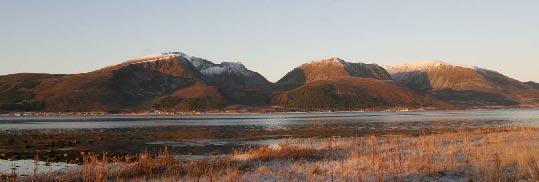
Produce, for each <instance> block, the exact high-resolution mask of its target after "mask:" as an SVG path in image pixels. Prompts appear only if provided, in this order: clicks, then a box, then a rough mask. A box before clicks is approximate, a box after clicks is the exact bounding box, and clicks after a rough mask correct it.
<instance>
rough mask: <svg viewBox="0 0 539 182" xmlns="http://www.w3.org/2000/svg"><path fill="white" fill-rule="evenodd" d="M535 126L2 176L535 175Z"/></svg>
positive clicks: (88, 164) (101, 161)
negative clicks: (201, 158)
mask: <svg viewBox="0 0 539 182" xmlns="http://www.w3.org/2000/svg"><path fill="white" fill-rule="evenodd" d="M538 148H539V129H537V128H496V129H476V130H468V131H464V130H460V131H452V132H443V133H433V134H426V133H421V134H419V135H417V136H409V135H387V136H383V137H377V136H365V137H343V138H334V137H331V138H304V139H291V140H286V141H283V142H280V144H279V145H277V146H274V147H267V146H261V147H255V148H244V149H238V150H235V151H234V152H233V153H232V155H230V156H227V157H223V158H216V159H207V160H197V161H178V160H175V159H174V158H173V156H172V155H171V152H170V151H163V150H162V151H161V152H159V153H157V154H155V155H150V154H147V153H141V154H139V155H137V158H136V160H134V161H124V162H122V161H123V160H124V159H117V160H113V161H110V160H108V158H106V157H103V156H94V155H86V156H85V157H84V162H83V163H82V164H81V166H80V167H79V168H76V169H71V170H64V171H63V172H58V173H38V174H31V175H29V176H12V175H9V174H2V175H0V176H2V177H3V179H7V180H9V179H14V180H20V181H25V180H39V181H55V180H69V181H110V180H112V181H355V180H361V181H537V180H539V178H538V175H537V174H539V161H537V159H539V151H538V150H537V149H538Z"/></svg>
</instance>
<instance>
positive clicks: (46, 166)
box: [0, 160, 79, 176]
mask: <svg viewBox="0 0 539 182" xmlns="http://www.w3.org/2000/svg"><path fill="white" fill-rule="evenodd" d="M78 168H79V165H77V164H67V163H63V162H59V163H47V162H43V161H35V160H16V161H9V160H0V174H13V172H14V173H15V174H16V175H19V176H30V175H34V173H38V174H45V173H60V172H65V171H67V170H77V169H78Z"/></svg>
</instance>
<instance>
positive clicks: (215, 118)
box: [0, 109, 539, 130]
mask: <svg viewBox="0 0 539 182" xmlns="http://www.w3.org/2000/svg"><path fill="white" fill-rule="evenodd" d="M536 124H539V110H537V109H500V110H467V111H429V112H333V113H287V114H237V115H228V114H207V115H184V116H147V115H145V116H138V115H103V116H0V130H40V129H71V130H73V129H75V130H76V129H113V128H116V129H121V128H126V129H129V128H148V127H176V126H189V127H208V126H210V127H214V126H220V127H222V128H223V129H224V128H227V126H235V127H237V126H244V127H246V129H248V128H259V129H263V130H268V129H269V130H271V129H295V128H308V127H320V126H327V127H335V128H350V129H354V128H356V129H369V128H371V129H386V130H391V129H398V130H417V129H429V128H433V129H443V128H486V127H499V126H506V125H536Z"/></svg>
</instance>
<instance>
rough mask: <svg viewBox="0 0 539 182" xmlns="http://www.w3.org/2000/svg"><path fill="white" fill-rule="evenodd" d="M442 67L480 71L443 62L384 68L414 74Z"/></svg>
mask: <svg viewBox="0 0 539 182" xmlns="http://www.w3.org/2000/svg"><path fill="white" fill-rule="evenodd" d="M441 66H451V67H461V68H468V69H478V68H477V67H475V66H470V65H454V64H449V63H445V62H442V61H424V62H417V63H410V64H404V65H392V66H384V68H385V69H386V70H387V71H389V72H390V73H398V72H413V71H425V70H430V69H437V68H439V67H441Z"/></svg>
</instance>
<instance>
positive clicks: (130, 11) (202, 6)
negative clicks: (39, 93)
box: [0, 0, 539, 82]
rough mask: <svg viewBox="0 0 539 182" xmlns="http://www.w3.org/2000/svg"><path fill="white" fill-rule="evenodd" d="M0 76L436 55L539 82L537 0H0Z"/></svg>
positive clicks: (273, 77) (269, 69) (259, 67)
mask: <svg viewBox="0 0 539 182" xmlns="http://www.w3.org/2000/svg"><path fill="white" fill-rule="evenodd" d="M0 3H1V4H2V5H1V6H0V23H1V25H2V26H1V28H0V75H4V74H11V73H19V72H40V73H81V72H88V71H92V70H96V69H99V68H102V67H105V66H110V65H114V64H119V63H121V62H123V61H125V60H127V59H130V58H136V57H139V56H143V55H147V54H153V53H161V52H169V51H180V52H184V53H186V54H188V55H191V56H195V57H201V58H205V59H208V60H210V61H213V62H216V63H219V62H223V61H227V62H242V63H243V64H244V65H245V66H246V67H247V68H249V69H251V70H254V71H257V72H259V73H261V74H262V75H264V76H265V77H267V78H268V79H269V80H270V81H277V80H278V79H279V78H281V77H282V76H284V75H285V74H286V73H287V72H288V71H290V70H292V69H293V68H294V67H297V66H299V65H301V64H303V63H306V62H310V61H313V60H320V59H324V58H331V57H339V58H341V59H344V60H346V61H349V62H365V63H376V64H379V65H393V64H405V63H412V62H418V61H427V60H439V61H443V62H447V63H451V64H461V65H462V64H464V65H474V66H478V67H482V68H487V69H492V70H495V71H498V72H500V73H502V74H506V75H508V76H510V77H513V78H516V79H518V80H521V81H530V80H532V81H536V82H537V81H539V69H538V68H539V19H538V18H539V11H538V9H539V1H537V0H518V1H507V0H421V1H420V0H406V1H404V0H394V1H390V0H388V1H385V0H373V1H360V0H350V1H345V0H333V1H330V0H326V1H320V0H304V1H302V0H296V1H290V0H267V1H264V0H226V1H225V0H215V1H207V0H193V1H180V0H177V1H172V0H171V1H160V0H154V1H148V0H115V1H110V0H92V1H83V0H50V1H43V0H34V1H31V0H17V1H9V0H0Z"/></svg>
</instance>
